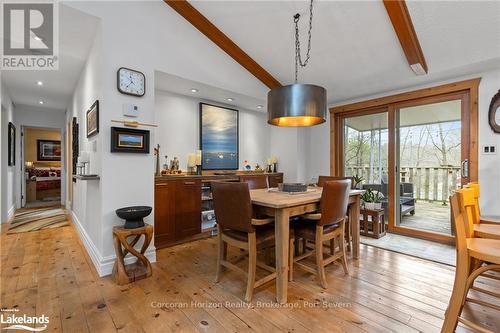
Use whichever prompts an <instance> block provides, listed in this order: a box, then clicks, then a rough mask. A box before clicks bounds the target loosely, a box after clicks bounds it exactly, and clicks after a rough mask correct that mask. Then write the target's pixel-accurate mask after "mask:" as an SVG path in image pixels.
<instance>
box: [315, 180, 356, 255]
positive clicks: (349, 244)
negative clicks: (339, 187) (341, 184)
mask: <svg viewBox="0 0 500 333" xmlns="http://www.w3.org/2000/svg"><path fill="white" fill-rule="evenodd" d="M332 180H350V181H351V189H354V180H353V178H352V177H339V176H319V177H318V187H323V185H324V184H325V182H331V181H332ZM347 217H348V219H347V220H346V223H345V239H346V241H347V250H348V251H349V252H351V247H352V225H351V220H350V216H349V214H347ZM332 242H333V241H332ZM332 246H333V245H332Z"/></svg>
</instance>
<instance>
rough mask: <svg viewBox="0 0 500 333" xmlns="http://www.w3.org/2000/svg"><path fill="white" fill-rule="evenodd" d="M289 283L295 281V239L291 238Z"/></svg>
mask: <svg viewBox="0 0 500 333" xmlns="http://www.w3.org/2000/svg"><path fill="white" fill-rule="evenodd" d="M288 252H289V253H288V267H289V268H288V281H293V257H294V254H295V239H294V238H290V244H289V251H288Z"/></svg>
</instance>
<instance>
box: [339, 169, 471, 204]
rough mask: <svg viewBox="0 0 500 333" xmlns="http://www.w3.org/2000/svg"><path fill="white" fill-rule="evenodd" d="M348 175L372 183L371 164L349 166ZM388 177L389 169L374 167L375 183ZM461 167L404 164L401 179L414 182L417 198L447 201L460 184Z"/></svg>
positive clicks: (400, 173) (405, 181) (414, 193)
mask: <svg viewBox="0 0 500 333" xmlns="http://www.w3.org/2000/svg"><path fill="white" fill-rule="evenodd" d="M345 171H346V172H345V173H346V175H359V176H363V178H364V181H363V183H365V184H366V183H370V167H369V166H348V167H346V170H345ZM380 171H381V174H382V175H385V177H387V174H388V173H387V169H386V168H382V169H381V170H379V168H378V167H374V168H373V183H380V179H381V175H380ZM460 177H461V175H460V167H459V166H449V167H435V166H432V167H409V166H402V167H401V168H400V171H399V179H400V181H401V182H404V183H412V184H413V196H414V197H415V198H416V199H417V200H426V201H443V202H447V201H448V197H449V196H450V194H451V192H452V191H453V190H454V189H456V188H457V187H458V186H459V185H460Z"/></svg>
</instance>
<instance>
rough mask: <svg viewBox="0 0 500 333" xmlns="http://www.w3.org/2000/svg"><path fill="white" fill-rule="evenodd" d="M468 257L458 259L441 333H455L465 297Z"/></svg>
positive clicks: (468, 265)
mask: <svg viewBox="0 0 500 333" xmlns="http://www.w3.org/2000/svg"><path fill="white" fill-rule="evenodd" d="M457 255H459V254H457ZM469 269H470V257H468V255H467V257H466V258H459V260H457V268H456V270H455V283H454V284H453V291H452V294H451V297H450V303H449V304H448V308H447V309H446V312H445V314H444V322H443V327H442V328H441V333H452V332H455V329H456V327H457V323H458V317H459V316H460V313H461V312H462V303H463V302H462V300H463V299H464V298H465V297H466V296H467V292H468V290H467V288H466V287H467V277H468V276H469Z"/></svg>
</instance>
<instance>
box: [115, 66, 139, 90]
mask: <svg viewBox="0 0 500 333" xmlns="http://www.w3.org/2000/svg"><path fill="white" fill-rule="evenodd" d="M116 84H117V88H118V91H119V92H121V93H122V94H127V95H132V96H138V97H141V96H144V94H145V93H146V77H145V76H144V74H143V73H141V72H139V71H136V70H133V69H130V68H125V67H121V68H120V69H119V70H118V72H117V82H116Z"/></svg>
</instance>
